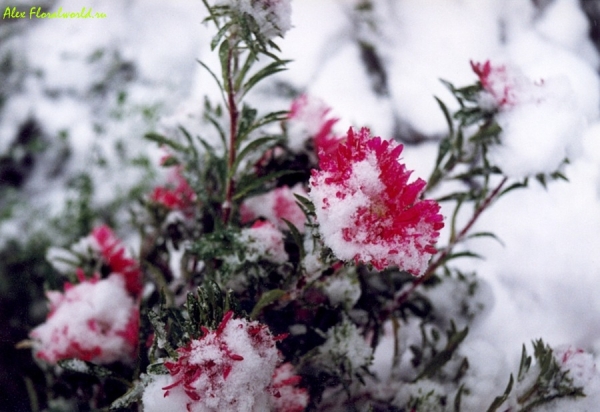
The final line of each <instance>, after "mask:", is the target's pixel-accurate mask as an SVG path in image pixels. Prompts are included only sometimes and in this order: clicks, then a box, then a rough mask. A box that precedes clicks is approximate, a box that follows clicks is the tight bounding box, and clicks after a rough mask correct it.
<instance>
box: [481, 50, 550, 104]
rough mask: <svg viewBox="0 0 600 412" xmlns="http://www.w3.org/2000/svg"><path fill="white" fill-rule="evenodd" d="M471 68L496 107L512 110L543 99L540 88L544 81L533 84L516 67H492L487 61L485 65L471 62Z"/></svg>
mask: <svg viewBox="0 0 600 412" xmlns="http://www.w3.org/2000/svg"><path fill="white" fill-rule="evenodd" d="M471 68H472V69H473V72H475V74H476V75H477V77H479V81H480V82H481V86H482V87H483V89H484V90H485V91H486V92H487V93H489V95H490V96H491V97H492V100H493V104H494V105H495V106H496V107H500V108H510V107H512V106H515V105H517V104H520V103H525V102H531V101H539V100H540V99H541V97H542V96H541V95H540V90H539V88H540V87H541V86H543V85H544V81H543V80H540V81H539V82H532V81H531V80H530V79H528V78H527V77H526V76H525V75H524V74H523V73H521V71H520V70H518V69H517V68H515V67H510V66H506V65H492V64H491V63H490V61H489V60H487V61H486V62H485V63H475V62H473V61H471Z"/></svg>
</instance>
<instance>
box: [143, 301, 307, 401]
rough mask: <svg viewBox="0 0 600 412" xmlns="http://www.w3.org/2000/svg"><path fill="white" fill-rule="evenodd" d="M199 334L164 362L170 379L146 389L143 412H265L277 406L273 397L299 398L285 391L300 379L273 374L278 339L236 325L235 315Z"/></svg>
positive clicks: (255, 327)
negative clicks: (174, 357)
mask: <svg viewBox="0 0 600 412" xmlns="http://www.w3.org/2000/svg"><path fill="white" fill-rule="evenodd" d="M202 331H203V336H202V337H201V338H199V339H194V340H192V341H190V342H189V344H188V345H187V346H185V347H183V348H179V349H178V350H177V352H178V354H179V358H178V359H177V360H176V361H168V362H165V367H166V368H167V370H168V371H169V374H170V376H168V377H167V378H164V377H157V379H156V380H155V382H156V384H151V385H149V386H148V387H147V388H146V390H145V391H144V396H143V404H144V411H146V412H155V411H156V412H162V411H164V410H187V411H193V412H205V411H206V412H208V411H248V412H263V411H269V410H272V409H271V408H272V407H273V406H274V405H276V404H277V403H276V402H274V400H273V398H274V397H276V396H279V397H283V396H285V395H286V394H287V395H293V396H292V399H290V401H291V402H292V403H293V404H297V402H298V400H299V395H298V394H295V393H294V391H293V390H291V392H290V393H286V386H290V387H292V388H293V387H294V386H295V385H297V384H298V379H297V378H296V377H294V376H293V374H292V373H291V371H287V370H285V369H284V370H282V371H281V372H279V374H281V376H279V377H277V373H276V368H277V366H278V364H279V362H280V354H279V351H278V350H277V347H276V346H275V343H276V342H277V341H278V340H280V339H282V338H283V337H282V336H273V335H272V334H271V332H270V331H269V330H268V328H267V327H266V326H265V325H263V324H260V323H258V322H256V321H253V322H249V321H247V320H246V319H234V318H233V312H228V313H226V314H225V315H224V316H223V320H222V321H221V323H220V324H219V326H218V327H217V329H216V330H213V331H211V330H208V329H207V328H204V327H203V328H202ZM274 377H275V378H277V379H276V380H275V381H274ZM158 385H162V386H158ZM157 392H158V393H160V395H158V394H157ZM275 410H278V411H279V409H275ZM295 410H301V409H295ZM281 412H283V411H281Z"/></svg>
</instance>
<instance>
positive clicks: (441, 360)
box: [415, 324, 469, 381]
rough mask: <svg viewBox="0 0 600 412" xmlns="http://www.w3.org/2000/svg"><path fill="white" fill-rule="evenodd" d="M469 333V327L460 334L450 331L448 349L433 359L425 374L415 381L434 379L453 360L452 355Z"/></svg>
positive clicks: (422, 373)
mask: <svg viewBox="0 0 600 412" xmlns="http://www.w3.org/2000/svg"><path fill="white" fill-rule="evenodd" d="M452 326H453V328H454V324H452ZM468 333H469V328H468V327H465V328H464V329H463V330H461V331H460V332H458V331H454V330H451V331H449V332H448V342H447V343H446V347H445V348H444V349H442V350H441V351H440V352H439V353H438V354H437V355H435V356H434V357H433V358H432V359H431V361H430V362H429V363H428V364H427V366H425V368H424V369H423V372H421V373H420V374H419V376H417V378H416V379H415V381H418V380H419V379H421V378H424V377H427V378H432V377H433V376H434V375H435V374H436V373H437V372H438V371H439V370H440V369H441V368H442V367H443V366H444V365H445V364H446V363H448V361H449V360H450V359H451V358H452V354H453V353H454V352H455V351H456V349H457V348H458V345H460V344H461V342H462V341H463V340H465V338H466V337H467V334H468Z"/></svg>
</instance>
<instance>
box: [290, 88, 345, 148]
mask: <svg viewBox="0 0 600 412" xmlns="http://www.w3.org/2000/svg"><path fill="white" fill-rule="evenodd" d="M330 111H331V108H330V107H329V106H327V105H326V104H325V102H323V101H322V100H321V99H318V98H316V97H309V96H307V95H305V94H303V95H301V96H300V97H298V98H297V99H296V100H294V101H293V102H292V107H291V109H290V114H289V117H288V121H287V134H288V147H289V148H290V150H292V151H293V152H301V151H303V150H305V149H306V144H307V142H308V141H309V140H310V139H313V140H312V141H313V144H314V147H315V152H317V153H318V152H320V151H321V150H324V151H325V152H330V151H333V150H335V148H336V147H337V144H338V143H339V140H340V139H339V138H338V137H336V136H334V135H333V133H332V129H333V126H334V125H335V124H336V123H337V122H338V120H339V119H337V118H334V117H329V112H330Z"/></svg>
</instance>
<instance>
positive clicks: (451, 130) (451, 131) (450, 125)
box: [433, 96, 454, 137]
mask: <svg viewBox="0 0 600 412" xmlns="http://www.w3.org/2000/svg"><path fill="white" fill-rule="evenodd" d="M433 98H434V99H435V101H436V102H437V103H438V105H439V106H440V109H442V112H443V113H444V117H445V118H446V123H447V124H448V136H450V137H452V136H454V122H453V121H452V116H450V112H449V111H448V108H447V107H446V105H445V104H444V102H442V101H441V100H440V99H438V98H437V97H436V96H434V97H433Z"/></svg>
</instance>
